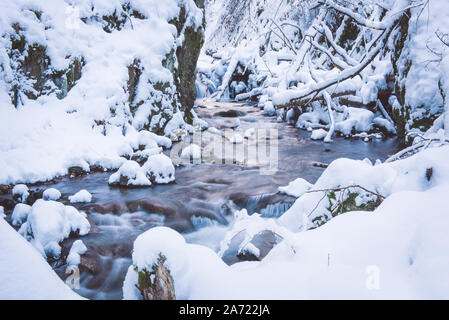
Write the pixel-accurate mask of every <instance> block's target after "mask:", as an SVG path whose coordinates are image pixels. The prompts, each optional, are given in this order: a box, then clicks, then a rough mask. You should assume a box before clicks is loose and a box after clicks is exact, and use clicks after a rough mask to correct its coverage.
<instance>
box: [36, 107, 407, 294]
mask: <svg viewBox="0 0 449 320" xmlns="http://www.w3.org/2000/svg"><path fill="white" fill-rule="evenodd" d="M196 112H197V114H198V115H199V117H200V118H202V119H203V120H205V121H207V122H208V124H209V126H213V127H216V128H218V129H220V130H225V129H227V128H231V127H232V128H235V130H236V131H239V130H240V131H241V132H244V131H245V130H247V129H250V128H271V129H274V130H277V135H278V141H277V149H278V153H277V154H278V162H277V171H276V172H275V173H273V174H271V175H267V174H261V170H260V166H258V165H257V164H254V163H246V164H242V163H238V162H237V163H235V164H223V163H220V161H217V159H214V163H209V162H212V161H206V163H202V164H192V163H191V164H185V165H184V166H181V167H179V168H177V169H176V183H174V184H170V185H158V186H155V187H152V188H146V189H124V188H112V187H109V186H108V178H109V176H110V174H111V173H92V174H89V175H86V176H83V177H79V178H74V179H69V178H62V179H58V180H57V182H55V183H53V184H51V185H49V186H46V187H50V186H51V187H55V188H57V189H59V190H60V191H61V193H63V194H64V196H65V198H64V199H66V197H67V195H70V194H74V193H75V192H77V191H79V190H81V189H86V190H88V191H89V192H90V193H91V194H92V195H93V201H92V203H90V204H84V205H80V206H78V208H79V209H82V210H85V211H86V212H87V213H88V216H89V220H90V222H91V225H92V230H91V232H90V233H89V235H87V236H85V237H83V238H82V240H83V242H84V243H85V244H86V246H87V247H88V252H87V254H86V255H85V256H84V257H83V264H82V266H81V268H80V270H81V277H80V284H81V288H80V289H79V290H76V291H77V292H78V293H80V294H81V295H83V296H85V297H87V298H91V299H121V298H122V291H121V287H122V284H123V280H124V277H125V275H126V272H127V269H128V267H129V266H130V265H131V254H132V246H133V242H134V240H135V239H136V237H137V236H138V235H139V234H141V233H143V232H145V231H146V230H148V229H150V228H152V227H155V226H162V225H163V226H168V227H171V228H174V229H175V230H177V231H179V232H181V233H182V234H183V235H184V236H185V238H186V240H187V241H188V242H192V243H201V244H203V245H206V246H209V247H211V248H212V249H214V250H217V249H218V245H219V241H220V239H221V238H223V236H224V234H225V232H226V228H227V227H226V226H227V225H228V224H229V223H230V222H231V220H232V211H233V210H235V209H238V208H246V209H248V212H249V213H253V212H258V213H261V214H262V215H263V216H265V217H278V216H280V215H282V214H283V213H284V212H285V211H286V210H287V209H288V208H289V207H290V206H291V205H292V203H293V202H294V200H295V199H294V198H292V197H289V196H285V195H280V194H278V193H277V188H278V187H279V186H283V185H286V184H288V182H290V181H292V180H294V179H296V178H298V177H301V178H304V179H306V180H308V181H309V182H312V183H313V182H315V181H316V180H317V178H318V177H319V176H320V174H321V173H322V172H323V171H324V169H323V168H322V167H319V166H317V165H316V163H325V164H327V163H330V162H331V161H333V160H334V159H336V158H340V157H346V158H352V159H364V158H369V159H371V160H372V161H375V160H376V159H381V160H385V159H386V158H387V157H388V156H389V155H391V154H393V153H395V152H396V150H397V148H398V144H397V141H396V140H395V139H386V140H374V141H372V142H369V143H366V142H363V141H361V140H349V139H344V138H335V139H334V142H333V143H331V144H325V143H323V142H317V141H312V140H310V139H309V136H310V133H309V132H307V131H304V130H299V129H296V128H294V127H293V126H288V125H286V124H285V123H279V122H277V121H276V119H275V117H267V116H265V115H264V114H263V111H261V110H259V109H258V108H257V107H256V106H254V105H249V104H237V103H215V102H214V103H205V102H203V103H200V107H198V108H197V109H196ZM237 125H238V127H237V128H236V126H237ZM242 135H243V133H242ZM248 143H250V142H249V141H248V140H245V141H244V144H248ZM169 152H170V151H167V154H168V153H169ZM36 188H42V187H36ZM72 241H73V240H71V241H67V243H65V244H64V248H63V254H64V252H65V253H67V252H68V250H69V248H70V245H71V242H72ZM237 261H238V259H237V258H236V257H233V258H232V257H231V258H229V259H228V260H227V261H226V262H228V263H234V262H237ZM53 267H54V268H55V270H56V271H57V273H58V274H59V275H60V277H61V278H62V279H66V278H67V274H66V273H65V271H66V266H64V265H60V264H58V263H54V264H53Z"/></svg>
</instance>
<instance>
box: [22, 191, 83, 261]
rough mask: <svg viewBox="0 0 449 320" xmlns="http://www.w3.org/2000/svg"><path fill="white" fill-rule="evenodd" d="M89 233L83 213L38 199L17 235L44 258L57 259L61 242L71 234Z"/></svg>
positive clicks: (53, 202) (60, 204) (57, 203)
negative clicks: (29, 243) (24, 239)
mask: <svg viewBox="0 0 449 320" xmlns="http://www.w3.org/2000/svg"><path fill="white" fill-rule="evenodd" d="M89 231H90V224H89V221H87V219H86V214H84V213H83V212H79V211H78V210H76V209H75V208H74V207H71V206H64V205H63V204H62V203H59V202H56V201H45V200H42V199H39V200H37V201H36V202H35V203H34V204H33V206H32V207H31V211H30V212H29V214H28V217H27V220H26V222H24V223H23V224H22V226H21V228H20V230H19V233H21V235H22V236H23V237H25V238H26V239H27V240H28V241H30V242H31V244H33V246H34V247H35V248H36V249H37V250H38V251H39V252H40V253H41V254H42V255H43V256H44V257H45V256H52V257H54V258H58V257H59V256H60V253H61V247H60V246H59V243H60V242H61V241H63V240H64V239H66V238H68V237H69V236H70V234H71V233H76V234H78V235H80V236H84V235H86V234H88V233H89Z"/></svg>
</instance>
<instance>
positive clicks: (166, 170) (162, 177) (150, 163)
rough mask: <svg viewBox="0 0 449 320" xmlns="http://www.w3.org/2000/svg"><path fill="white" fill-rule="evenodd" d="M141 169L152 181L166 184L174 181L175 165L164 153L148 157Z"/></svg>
mask: <svg viewBox="0 0 449 320" xmlns="http://www.w3.org/2000/svg"><path fill="white" fill-rule="evenodd" d="M142 169H143V171H144V172H145V174H146V176H147V177H148V179H149V180H150V181H151V182H153V183H158V184H166V183H170V182H173V181H175V166H174V165H173V162H172V161H171V159H170V158H169V157H167V156H166V155H164V154H157V155H154V156H151V157H149V158H148V160H147V162H145V164H144V165H143V166H142Z"/></svg>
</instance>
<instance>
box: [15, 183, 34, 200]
mask: <svg viewBox="0 0 449 320" xmlns="http://www.w3.org/2000/svg"><path fill="white" fill-rule="evenodd" d="M12 195H13V197H14V198H16V199H17V200H18V201H20V202H22V203H25V202H26V201H27V199H28V196H29V195H30V193H29V190H28V187H27V186H26V185H25V184H17V185H15V186H14V188H12Z"/></svg>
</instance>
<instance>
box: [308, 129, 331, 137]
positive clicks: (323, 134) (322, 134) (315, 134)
mask: <svg viewBox="0 0 449 320" xmlns="http://www.w3.org/2000/svg"><path fill="white" fill-rule="evenodd" d="M326 136H327V131H326V130H324V129H317V130H313V131H312V134H311V135H310V139H312V140H323V139H324V138H326Z"/></svg>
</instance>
